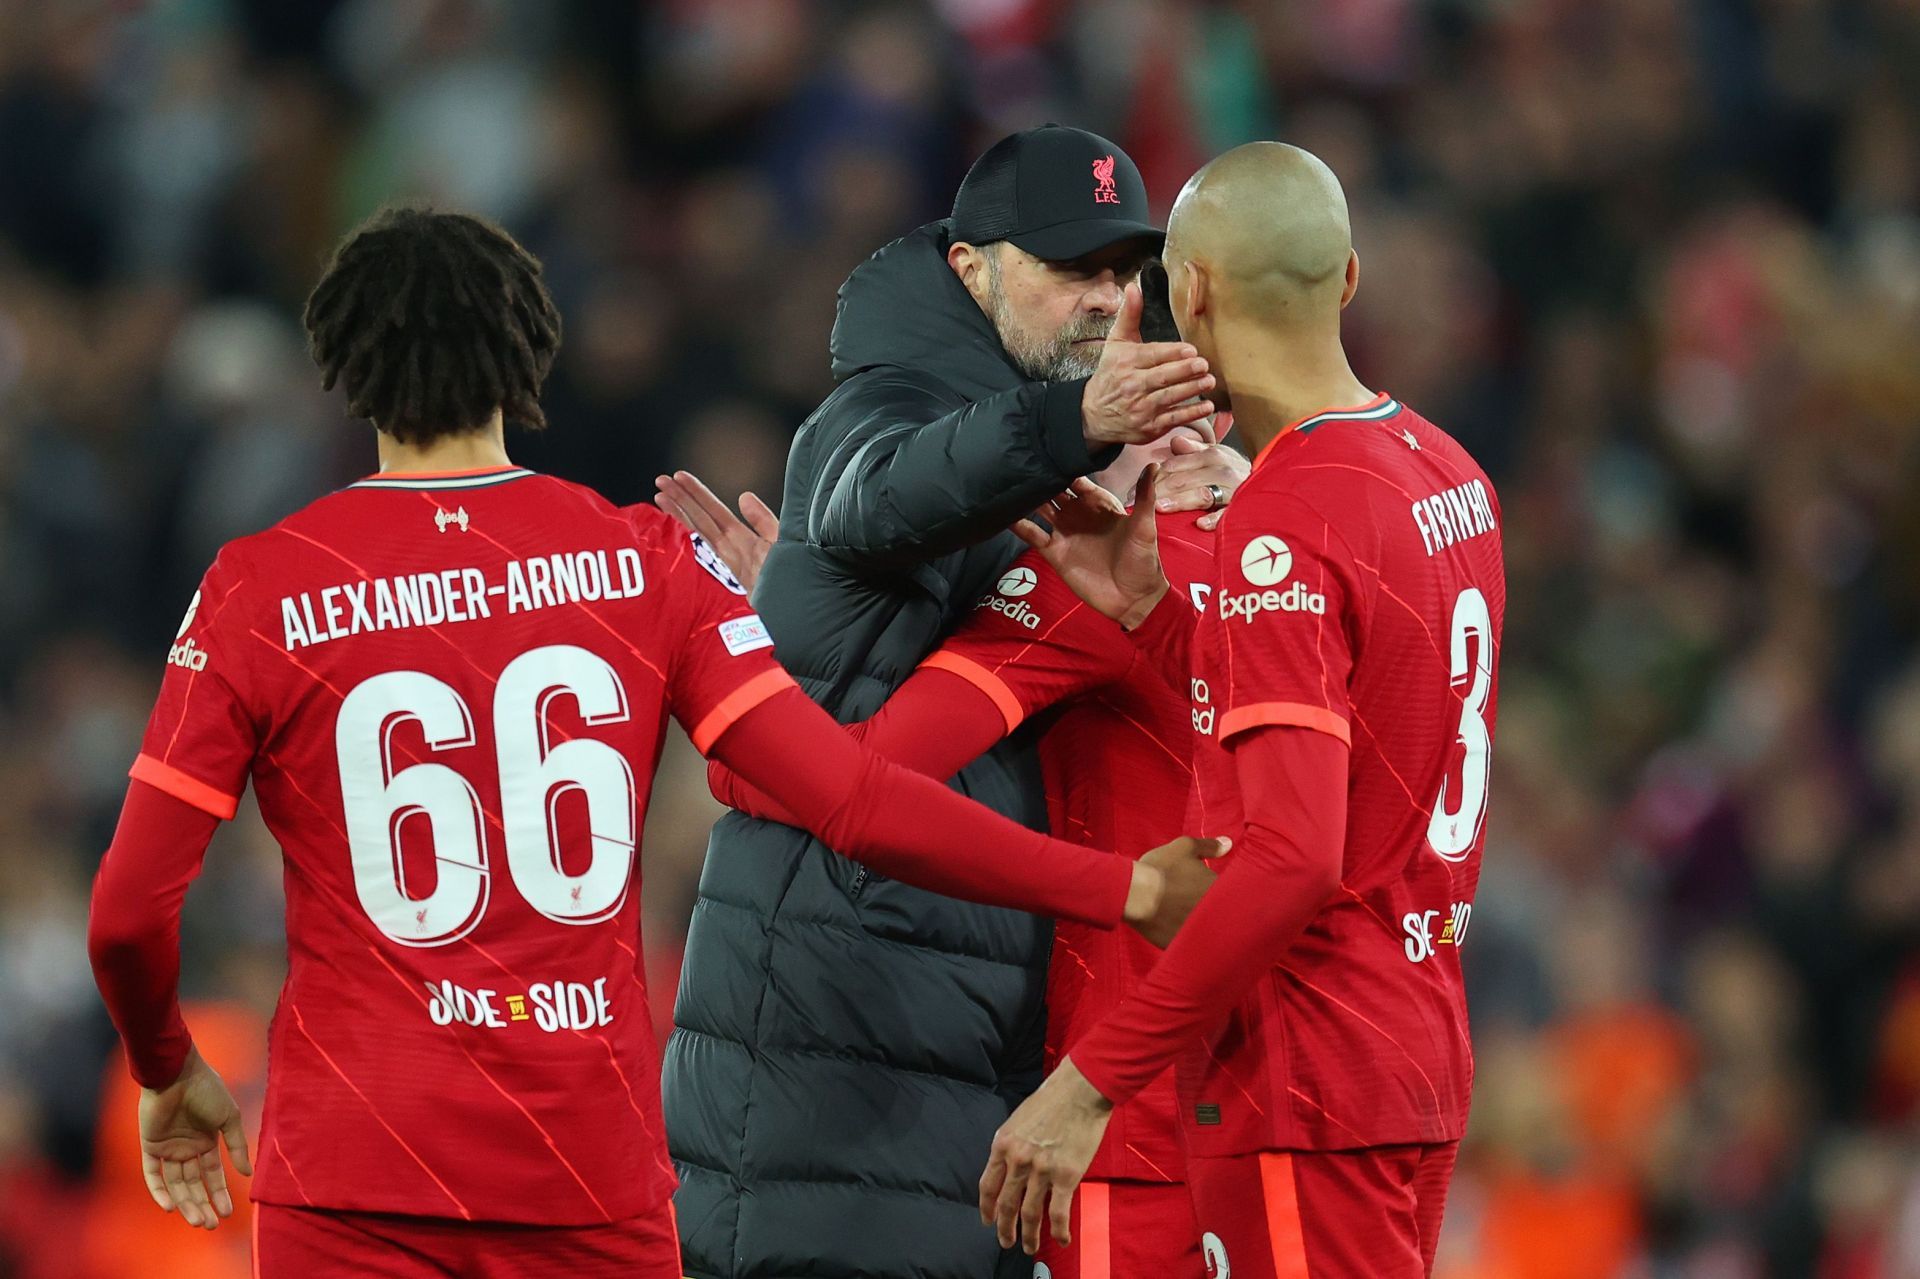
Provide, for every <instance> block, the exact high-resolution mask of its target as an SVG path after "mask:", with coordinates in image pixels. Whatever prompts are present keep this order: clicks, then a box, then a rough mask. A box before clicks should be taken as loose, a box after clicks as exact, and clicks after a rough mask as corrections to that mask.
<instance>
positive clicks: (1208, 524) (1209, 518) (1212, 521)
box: [1193, 507, 1227, 533]
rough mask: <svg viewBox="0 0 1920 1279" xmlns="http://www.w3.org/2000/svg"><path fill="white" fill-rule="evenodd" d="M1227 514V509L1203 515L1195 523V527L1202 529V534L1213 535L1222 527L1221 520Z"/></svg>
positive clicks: (1223, 508)
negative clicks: (1212, 533) (1214, 531)
mask: <svg viewBox="0 0 1920 1279" xmlns="http://www.w3.org/2000/svg"><path fill="white" fill-rule="evenodd" d="M1226 513H1227V512H1226V508H1225V507H1222V508H1221V509H1220V510H1217V511H1208V512H1207V513H1206V514H1205V515H1202V516H1201V517H1200V518H1199V519H1197V520H1195V521H1194V522H1193V524H1194V527H1195V528H1198V529H1200V530H1201V531H1202V532H1206V533H1211V532H1213V530H1215V529H1217V528H1219V527H1220V520H1221V518H1222V517H1224V516H1225V515H1226Z"/></svg>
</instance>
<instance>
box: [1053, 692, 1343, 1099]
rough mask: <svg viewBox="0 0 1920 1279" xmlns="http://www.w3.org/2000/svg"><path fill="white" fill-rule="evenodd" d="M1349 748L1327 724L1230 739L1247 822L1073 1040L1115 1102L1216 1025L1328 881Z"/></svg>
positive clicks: (1331, 882) (1297, 929) (1335, 866)
mask: <svg viewBox="0 0 1920 1279" xmlns="http://www.w3.org/2000/svg"><path fill="white" fill-rule="evenodd" d="M1347 755H1348V751H1347V747H1346V745H1345V744H1344V743H1342V742H1340V741H1338V740H1336V739H1335V738H1334V737H1332V736H1330V735H1328V734H1325V733H1315V732H1299V731H1293V730H1286V729H1275V728H1267V729H1265V730H1263V731H1259V732H1251V733H1247V734H1245V735H1244V736H1243V737H1242V738H1241V739H1240V741H1239V743H1238V744H1237V746H1236V748H1235V750H1234V752H1233V761H1234V771H1235V773H1236V775H1237V776H1238V779H1239V786H1240V794H1241V795H1242V796H1244V797H1245V802H1246V806H1247V824H1246V830H1245V833H1244V834H1243V835H1242V837H1241V838H1240V840H1239V841H1238V842H1236V843H1235V844H1234V847H1233V855H1232V856H1231V857H1230V858H1228V860H1227V866H1226V869H1225V870H1224V871H1223V872H1222V873H1221V876H1220V882H1219V883H1218V884H1217V885H1215V886H1214V888H1213V890H1212V891H1211V892H1209V893H1208V894H1207V895H1206V897H1205V898H1203V899H1202V900H1201V902H1200V905H1199V907H1198V908H1197V909H1196V910H1195V911H1194V912H1193V914H1192V915H1191V916H1189V917H1188V919H1187V923H1186V926H1185V927H1184V928H1182V929H1181V930H1180V935H1179V936H1178V937H1176V938H1174V940H1173V944H1172V945H1171V946H1169V947H1168V948H1167V951H1166V954H1165V955H1163V956H1162V957H1161V959H1160V962H1159V963H1158V964H1156V965H1155V966H1154V969H1153V972H1152V973H1150V974H1149V975H1148V976H1147V979H1146V980H1145V981H1143V982H1142V983H1140V985H1139V986H1138V987H1137V988H1136V989H1135V991H1134V993H1133V994H1132V995H1130V996H1128V998H1127V999H1126V1001H1125V1002H1123V1003H1122V1004H1121V1005H1120V1006H1119V1007H1118V1008H1116V1009H1114V1011H1113V1012H1112V1013H1110V1014H1109V1015H1108V1016H1107V1017H1106V1018H1105V1019H1104V1020H1103V1021H1101V1022H1100V1024H1098V1025H1097V1026H1095V1027H1094V1028H1093V1029H1092V1030H1090V1031H1088V1032H1087V1033H1086V1035H1085V1036H1083V1037H1082V1038H1081V1040H1080V1041H1079V1042H1078V1043H1076V1044H1075V1045H1074V1047H1073V1051H1072V1053H1071V1056H1072V1057H1073V1061H1074V1064H1075V1065H1076V1066H1078V1067H1079V1068H1080V1071H1081V1073H1082V1074H1084V1075H1085V1076H1086V1077H1087V1080H1088V1081H1089V1082H1090V1083H1092V1084H1093V1086H1094V1087H1095V1088H1097V1089H1099V1091H1100V1094H1101V1095H1102V1096H1104V1097H1106V1098H1107V1099H1108V1100H1109V1101H1111V1102H1113V1103H1114V1104H1116V1105H1120V1104H1123V1103H1125V1102H1126V1101H1127V1100H1129V1099H1130V1098H1132V1097H1133V1096H1134V1095H1135V1094H1136V1093H1138V1092H1139V1091H1140V1090H1141V1089H1142V1088H1144V1087H1145V1086H1146V1085H1147V1084H1149V1083H1151V1082H1152V1081H1153V1080H1154V1079H1155V1078H1157V1077H1158V1076H1159V1075H1160V1074H1161V1072H1162V1071H1164V1070H1165V1069H1166V1068H1167V1066H1168V1065H1169V1064H1171V1063H1172V1061H1173V1059H1174V1058H1175V1057H1176V1056H1178V1055H1179V1053H1180V1052H1181V1051H1182V1050H1183V1049H1184V1048H1185V1046H1186V1045H1187V1044H1189V1043H1191V1042H1192V1040H1193V1038H1194V1037H1195V1036H1196V1035H1199V1034H1202V1033H1204V1032H1205V1031H1207V1030H1208V1029H1209V1028H1210V1027H1212V1026H1215V1025H1217V1024H1218V1023H1219V1022H1220V1020H1221V1019H1222V1018H1223V1017H1225V1016H1226V1014H1227V1012H1228V1010H1230V1009H1231V1008H1232V1007H1233V1006H1234V1005H1235V1004H1236V1003H1238V1002H1239V1001H1240V1000H1241V999H1243V998H1244V997H1245V996H1246V993H1247V991H1248V990H1250V989H1251V988H1252V986H1253V984H1254V982H1255V981H1257V980H1258V979H1259V977H1260V976H1261V974H1263V973H1265V972H1267V971H1268V970H1269V969H1271V968H1272V967H1273V966H1274V965H1275V964H1277V963H1279V962H1281V960H1282V958H1283V957H1284V956H1285V954H1286V951H1287V948H1288V947H1289V946H1291V945H1292V944H1293V942H1294V939H1295V938H1297V937H1298V936H1299V935H1300V933H1301V931H1302V930H1303V929H1305V928H1306V926H1307V924H1308V922H1309V921H1310V920H1312V919H1313V917H1314V916H1315V915H1316V914H1318V913H1319V911H1320V909H1321V908H1322V907H1323V906H1324V905H1325V904H1326V902H1327V899H1328V898H1329V897H1331V896H1332V895H1333V893H1334V892H1335V891H1337V890H1338V888H1339V885H1340V870H1341V865H1342V855H1343V849H1344V845H1345V841H1346V824H1347Z"/></svg>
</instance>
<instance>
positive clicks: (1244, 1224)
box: [1187, 1141, 1460, 1279]
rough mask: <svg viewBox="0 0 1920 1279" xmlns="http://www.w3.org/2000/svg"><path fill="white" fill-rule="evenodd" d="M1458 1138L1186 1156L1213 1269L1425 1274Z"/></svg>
mask: <svg viewBox="0 0 1920 1279" xmlns="http://www.w3.org/2000/svg"><path fill="white" fill-rule="evenodd" d="M1459 1149H1460V1143H1459V1142H1457V1141H1456V1142H1448V1143H1446V1144H1444V1145H1438V1146H1379V1147H1376V1148H1374V1149H1371V1150H1330V1151H1318V1150H1296V1151H1266V1152H1263V1153H1260V1154H1252V1155H1235V1156H1230V1157H1225V1158H1214V1159H1195V1158H1191V1157H1190V1158H1189V1159H1188V1160H1187V1184H1188V1185H1189V1186H1191V1187H1192V1189H1193V1204H1194V1212H1195V1214H1196V1215H1197V1216H1198V1217H1199V1219H1200V1229H1201V1231H1202V1234H1201V1246H1202V1248H1203V1249H1204V1251H1205V1257H1206V1266H1207V1273H1208V1274H1209V1275H1211V1276H1214V1279H1222V1277H1224V1276H1226V1275H1228V1274H1231V1275H1232V1276H1233V1279H1423V1277H1424V1276H1426V1275H1430V1274H1432V1273H1433V1250H1434V1246H1435V1245H1436V1244H1437V1243H1439V1241H1440V1218H1441V1215H1442V1214H1443V1213H1444V1212H1445V1210H1446V1205H1447V1183H1448V1182H1449V1181H1451V1180H1452V1179H1453V1159H1454V1156H1455V1155H1456V1154H1457V1153H1458V1152H1459Z"/></svg>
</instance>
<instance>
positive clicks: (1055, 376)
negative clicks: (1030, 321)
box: [987, 263, 1113, 382]
mask: <svg viewBox="0 0 1920 1279" xmlns="http://www.w3.org/2000/svg"><path fill="white" fill-rule="evenodd" d="M997 265H998V264H997V263H996V264H995V266H996V267H997ZM987 302H988V304H989V306H990V307H991V308H992V317H993V327H994V329H995V330H996V331H997V332H998V333H999V334H1000V345H1001V346H1003V347H1005V348H1006V352H1007V358H1008V359H1010V360H1012V361H1013V366H1014V367H1015V368H1017V369H1019V370H1020V372H1021V373H1022V374H1024V375H1025V376H1026V377H1027V378H1029V379H1031V380H1032V381H1035V382H1064V381H1067V380H1069V379H1072V378H1077V377H1091V376H1093V371H1094V370H1095V369H1096V368H1098V367H1099V366H1100V348H1099V347H1097V346H1075V345H1074V343H1076V342H1080V341H1084V340H1086V339H1088V338H1099V339H1104V338H1105V337H1106V336H1107V332H1108V330H1110V329H1112V328H1113V317H1112V316H1110V315H1083V316H1081V317H1080V318H1079V319H1077V320H1075V321H1073V323H1071V324H1068V325H1066V326H1064V327H1062V328H1061V329H1060V330H1059V331H1058V332H1056V333H1054V334H1053V335H1052V336H1051V337H1047V338H1036V337H1032V336H1030V335H1029V334H1028V333H1027V332H1026V331H1025V330H1023V329H1022V328H1021V327H1020V323H1019V321H1018V320H1017V319H1016V318H1015V317H1014V314H1013V308H1012V307H1011V306H1009V305H1008V303H1007V295H1006V292H1005V290H1003V289H1002V288H1001V287H1000V272H999V271H998V270H997V269H993V268H989V270H988V276H987Z"/></svg>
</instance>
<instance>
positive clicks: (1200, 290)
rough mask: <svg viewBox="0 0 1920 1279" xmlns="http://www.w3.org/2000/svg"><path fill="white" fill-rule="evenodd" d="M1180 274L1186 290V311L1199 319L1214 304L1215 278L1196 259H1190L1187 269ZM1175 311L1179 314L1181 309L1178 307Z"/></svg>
mask: <svg viewBox="0 0 1920 1279" xmlns="http://www.w3.org/2000/svg"><path fill="white" fill-rule="evenodd" d="M1180 274H1181V280H1180V282H1181V284H1183V285H1184V286H1185V291H1186V299H1185V300H1186V313H1187V314H1188V315H1189V316H1191V317H1193V318H1194V319H1196V320H1197V319H1199V318H1200V317H1201V316H1203V315H1205V314H1206V313H1207V312H1208V310H1209V309H1210V308H1211V307H1212V306H1213V279H1212V277H1210V276H1209V275H1208V274H1207V268H1206V266H1205V265H1204V264H1202V263H1200V262H1195V261H1189V262H1188V263H1187V269H1186V270H1185V271H1183V272H1181V273H1180ZM1174 313H1175V314H1176V315H1177V314H1179V311H1178V310H1177V309H1176V311H1175V312H1174Z"/></svg>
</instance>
